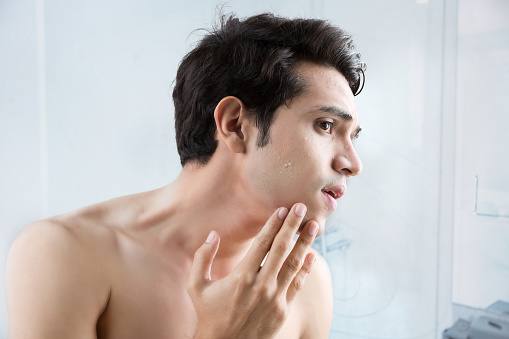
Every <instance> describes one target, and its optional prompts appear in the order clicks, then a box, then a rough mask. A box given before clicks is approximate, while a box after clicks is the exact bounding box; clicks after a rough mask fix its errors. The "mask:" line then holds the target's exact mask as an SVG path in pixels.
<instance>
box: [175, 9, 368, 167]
mask: <svg viewBox="0 0 509 339" xmlns="http://www.w3.org/2000/svg"><path fill="white" fill-rule="evenodd" d="M299 61H310V62H313V63H316V64H319V65H326V66H331V67H334V68H336V69H337V70H338V71H339V72H340V73H341V74H343V76H344V77H345V78H346V80H347V81H348V83H349V85H350V88H351V90H352V92H353V93H354V95H357V94H358V93H359V92H360V91H361V90H362V87H363V86H364V69H365V64H364V63H362V62H361V60H360V54H359V53H357V52H356V51H355V46H354V44H353V41H352V37H351V35H350V34H348V33H346V32H345V31H343V30H341V29H339V28H337V27H335V26H333V25H331V24H330V23H329V22H327V21H324V20H317V19H288V18H283V17H278V16H275V15H273V14H270V13H264V14H260V15H256V16H252V17H249V18H247V19H244V20H240V19H238V18H237V17H235V16H233V15H228V16H226V15H221V16H220V20H219V25H218V27H216V28H215V29H213V30H211V31H207V34H206V35H205V36H204V37H203V39H202V40H201V41H200V42H199V43H198V45H197V46H196V47H195V48H194V49H193V50H192V51H191V52H189V53H188V54H187V55H186V56H185V57H184V59H183V60H182V62H181V63H180V66H179V69H178V71H177V77H176V80H175V87H174V89H173V101H174V104H175V132H176V139H177V149H178V152H179V155H180V162H181V164H182V166H184V165H185V164H187V163H188V162H191V161H197V162H199V163H201V164H206V163H207V161H208V160H209V159H210V158H211V156H212V155H213V154H214V152H215V150H216V147H217V141H216V140H215V133H216V124H215V121H214V110H215V108H216V106H217V104H218V103H219V101H221V99H223V98H224V97H227V96H235V97H237V98H239V99H240V100H241V101H242V102H243V104H244V106H245V107H246V108H247V109H248V111H249V112H250V114H251V115H252V117H253V118H254V119H255V123H256V125H257V127H258V129H259V131H260V133H259V137H258V140H257V144H258V146H259V147H263V146H265V145H266V144H267V143H268V142H269V129H270V125H271V123H272V121H273V119H274V112H275V111H276V109H277V108H278V107H279V106H280V105H282V104H284V103H286V102H287V101H288V100H291V99H292V98H294V97H296V96H297V95H299V94H300V93H301V92H302V90H303V89H304V86H305V84H304V83H302V80H299V78H298V77H297V75H296V74H295V72H294V69H295V66H296V64H297V63H298V62H299ZM361 83H362V87H361Z"/></svg>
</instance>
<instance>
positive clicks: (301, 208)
mask: <svg viewBox="0 0 509 339" xmlns="http://www.w3.org/2000/svg"><path fill="white" fill-rule="evenodd" d="M295 214H297V215H298V216H299V217H303V216H304V214H306V206H305V205H304V204H300V203H299V204H297V207H295Z"/></svg>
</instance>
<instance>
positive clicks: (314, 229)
mask: <svg viewBox="0 0 509 339" xmlns="http://www.w3.org/2000/svg"><path fill="white" fill-rule="evenodd" d="M316 232H318V224H317V223H316V222H314V221H313V222H312V223H311V225H309V227H308V233H309V234H311V235H315V234H316Z"/></svg>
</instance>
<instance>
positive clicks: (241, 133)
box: [214, 96, 247, 153]
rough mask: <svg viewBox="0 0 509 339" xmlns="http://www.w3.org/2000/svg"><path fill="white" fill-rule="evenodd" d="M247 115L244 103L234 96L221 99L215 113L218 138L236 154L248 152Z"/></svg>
mask: <svg viewBox="0 0 509 339" xmlns="http://www.w3.org/2000/svg"><path fill="white" fill-rule="evenodd" d="M246 113H247V110H246V108H245V107H244V104H243V103H242V101H241V100H240V99H239V98H237V97H233V96H228V97H225V98H223V99H221V101H220V102H219V103H218V104H217V106H216V109H215V111H214V119H215V121H216V127H217V138H218V139H220V140H222V141H224V143H225V144H226V146H228V148H229V149H230V150H231V151H232V152H234V153H244V151H245V150H246V142H247V138H246V137H247V136H246V135H245V134H246V127H247V126H245V125H246V123H247V116H246Z"/></svg>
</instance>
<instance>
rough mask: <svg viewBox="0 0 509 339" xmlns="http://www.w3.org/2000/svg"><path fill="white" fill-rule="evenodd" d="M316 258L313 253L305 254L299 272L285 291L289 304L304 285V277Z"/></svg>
mask: <svg viewBox="0 0 509 339" xmlns="http://www.w3.org/2000/svg"><path fill="white" fill-rule="evenodd" d="M315 260H316V256H315V255H314V254H313V253H308V255H306V260H304V265H302V268H301V269H300V271H299V273H297V275H296V276H295V278H293V280H292V283H291V284H290V286H289V287H288V292H287V293H286V302H287V303H288V304H289V303H291V302H292V301H293V300H294V299H295V297H296V296H297V293H299V291H300V290H301V289H302V287H303V286H304V283H305V282H306V278H307V276H308V275H309V273H310V272H311V269H312V268H313V264H314V262H315Z"/></svg>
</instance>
